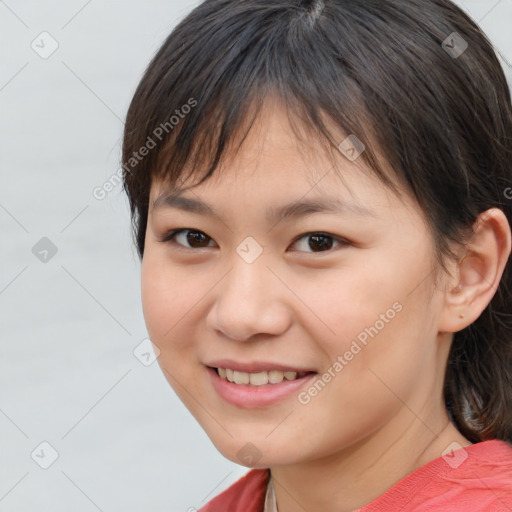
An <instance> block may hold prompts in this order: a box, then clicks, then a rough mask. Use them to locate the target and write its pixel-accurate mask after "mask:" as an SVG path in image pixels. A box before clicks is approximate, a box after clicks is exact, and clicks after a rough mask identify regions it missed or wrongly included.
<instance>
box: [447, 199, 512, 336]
mask: <svg viewBox="0 0 512 512" xmlns="http://www.w3.org/2000/svg"><path fill="white" fill-rule="evenodd" d="M510 248H511V230H510V225H509V223H508V221H507V217H506V216H505V214H504V213H503V212H502V211H501V210H500V209H498V208H491V209H489V210H486V211H485V212H482V213H481V214H480V215H479V216H478V218H477V219H476V221H475V223H474V224H473V235H472V237H471V240H470V241H469V243H468V244H467V246H466V248H465V250H464V253H463V256H462V258H461V259H460V260H459V261H458V262H457V264H456V267H455V272H454V273H453V275H454V276H456V277H454V278H453V279H450V280H449V281H448V286H447V288H446V291H445V297H444V299H445V300H444V307H443V310H442V312H441V315H440V317H439V325H438V329H439V331H440V332H457V331H460V330H462V329H464V328H465V327H467V326H468V325H470V324H471V323H473V322H474V321H475V320H476V319H477V318H478V317H479V316H480V315H481V313H482V311H483V310H484V309H485V308H486V307H487V305H488V304H489V302H490V301H491V299H492V298H493V296H494V294H495V293H496V290H497V289H498V285H499V283H500V280H501V276H502V275H503V271H504V269H505V265H506V264H507V261H508V258H509V255H510Z"/></svg>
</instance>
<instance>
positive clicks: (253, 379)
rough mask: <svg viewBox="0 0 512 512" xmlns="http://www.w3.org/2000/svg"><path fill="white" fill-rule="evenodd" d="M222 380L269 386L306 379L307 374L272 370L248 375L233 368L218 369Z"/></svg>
mask: <svg viewBox="0 0 512 512" xmlns="http://www.w3.org/2000/svg"><path fill="white" fill-rule="evenodd" d="M216 371H217V374H218V375H219V377H220V378H221V379H224V380H227V381H228V382H232V383H234V384H241V385H246V386H247V385H249V386H265V385H267V384H280V383H281V382H283V381H284V380H287V381H291V380H296V379H300V378H302V377H304V376H305V375H307V372H300V373H299V372H283V371H279V370H270V371H263V372H257V373H248V372H240V371H236V370H232V369H231V368H216Z"/></svg>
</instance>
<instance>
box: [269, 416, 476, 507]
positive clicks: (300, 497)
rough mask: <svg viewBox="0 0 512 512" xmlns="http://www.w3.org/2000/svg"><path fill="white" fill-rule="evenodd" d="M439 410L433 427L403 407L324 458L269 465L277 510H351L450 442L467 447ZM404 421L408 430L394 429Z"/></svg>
mask: <svg viewBox="0 0 512 512" xmlns="http://www.w3.org/2000/svg"><path fill="white" fill-rule="evenodd" d="M443 412H444V414H443V413H441V414H438V415H437V419H438V420H437V421H436V422H435V425H430V424H429V425H428V426H427V425H426V424H425V423H424V422H423V421H422V420H421V419H420V418H419V417H418V416H415V415H414V414H412V413H411V411H410V410H409V409H407V408H405V407H404V408H403V409H402V410H401V411H400V412H399V414H397V415H396V416H395V418H393V421H392V422H389V423H388V424H387V425H386V426H385V427H383V428H381V429H379V430H377V431H375V432H374V433H372V434H371V435H370V436H368V437H366V438H364V439H361V440H359V441H358V442H356V443H355V444H353V445H351V446H350V447H348V448H345V449H343V450H341V451H339V452H337V453H334V454H332V455H329V456H328V457H324V458H322V459H318V460H314V461H308V462H303V463H300V464H294V465H291V466H279V467H276V468H271V474H272V479H273V482H274V488H275V495H276V502H277V506H278V509H279V512H304V511H305V510H322V511H323V512H351V511H353V510H355V509H357V508H360V507H362V506H364V505H366V504H368V503H369V502H371V501H373V500H374V499H376V498H377V497H378V496H380V495H381V494H383V493H384V492H385V491H386V490H388V489H389V488H390V487H392V486H393V485H394V484H396V483H397V482H398V481H399V480H401V479H402V478H404V477H405V476H407V475H408V474H410V473H412V472H413V471H415V470H416V469H418V468H420V467H421V466H423V465H425V464H427V463H428V462H430V461H432V460H434V459H436V458H438V457H440V456H441V454H442V452H443V450H444V449H445V448H446V447H447V446H448V445H449V444H450V443H452V442H453V441H457V442H458V443H459V444H461V446H468V445H470V444H471V443H470V442H469V441H468V440H467V439H465V438H464V437H463V436H462V435H461V434H460V433H459V432H458V431H457V430H456V428H455V427H454V425H453V424H452V423H451V422H450V420H449V418H448V415H447V413H446V411H444V409H443ZM421 416H422V417H426V418H433V417H436V416H431V415H424V414H422V415H421ZM429 423H430V422H429ZM404 424H406V425H408V426H407V428H403V427H402V429H401V430H399V429H397V427H396V426H397V425H404ZM383 447H384V448H383Z"/></svg>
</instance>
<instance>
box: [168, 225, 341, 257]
mask: <svg viewBox="0 0 512 512" xmlns="http://www.w3.org/2000/svg"><path fill="white" fill-rule="evenodd" d="M160 241H161V242H167V243H173V244H177V245H179V246H181V247H183V248H185V249H201V248H204V247H215V242H214V241H213V238H211V237H209V236H208V235H207V234H206V233H204V232H203V231H199V230H198V229H191V228H179V229H173V230H171V231H169V232H168V233H167V234H165V235H164V236H163V237H162V238H161V240H160ZM212 243H213V245H212ZM335 244H337V245H338V246H347V245H349V242H348V241H346V240H343V239H342V238H339V237H337V236H334V235H330V234H329V233H322V232H310V233H304V234H303V235H301V236H300V237H298V238H296V239H295V241H294V242H293V244H292V247H293V246H294V245H295V246H298V249H293V251H296V250H298V251H300V252H327V251H330V250H331V249H333V247H336V245H335Z"/></svg>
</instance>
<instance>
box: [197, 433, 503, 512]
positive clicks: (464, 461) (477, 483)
mask: <svg viewBox="0 0 512 512" xmlns="http://www.w3.org/2000/svg"><path fill="white" fill-rule="evenodd" d="M269 477H270V471H269V470H268V469H253V470H251V471H249V472H248V473H247V474H246V475H245V476H243V477H242V478H240V479H239V480H237V481H236V482H235V483H234V484H233V485H231V487H229V488H228V489H226V490H225V491H224V492H223V493H221V494H220V495H219V496H217V497H215V498H213V500H211V501H210V502H208V503H207V504H206V505H205V506H204V507H203V508H201V509H200V511H199V512H263V509H264V503H265V495H266V491H267V485H268V482H269ZM394 510H400V512H412V511H415V512H438V511H450V512H512V445H510V444H509V443H506V442H505V441H500V440H497V439H493V440H489V441H482V442H480V443H476V444H473V445H471V446H467V447H466V448H460V449H458V450H455V451H453V452H451V454H449V455H445V456H443V457H439V458H437V459H435V460H433V461H430V462H428V463H427V464H425V465H424V466H422V467H421V468H418V469H417V470H416V471H413V472H412V473H411V474H409V475H407V476H405V477H404V478H402V479H401V480H400V481H399V482H397V483H396V484H395V485H393V486H392V487H391V488H390V489H388V490H387V491H386V492H384V494H382V495H381V496H379V497H378V498H376V499H375V500H373V501H372V502H370V503H368V504H367V505H365V506H364V507H362V508H359V509H357V511H354V512H389V511H394Z"/></svg>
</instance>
